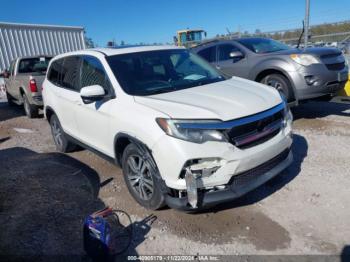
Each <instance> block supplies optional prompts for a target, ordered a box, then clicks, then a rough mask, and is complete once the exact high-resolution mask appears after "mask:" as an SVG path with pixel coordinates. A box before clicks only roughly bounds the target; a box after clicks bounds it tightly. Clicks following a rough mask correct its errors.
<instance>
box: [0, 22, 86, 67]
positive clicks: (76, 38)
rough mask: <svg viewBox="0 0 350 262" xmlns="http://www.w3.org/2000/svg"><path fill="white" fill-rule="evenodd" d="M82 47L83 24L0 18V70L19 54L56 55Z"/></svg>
mask: <svg viewBox="0 0 350 262" xmlns="http://www.w3.org/2000/svg"><path fill="white" fill-rule="evenodd" d="M84 48H85V41H84V28H83V27H72V26H57V25H36V24H15V23H3V22H0V72H1V71H2V70H3V69H5V68H8V66H9V64H10V62H11V61H12V60H13V59H15V58H17V57H20V56H33V55H57V54H61V53H65V52H69V51H75V50H80V49H84Z"/></svg>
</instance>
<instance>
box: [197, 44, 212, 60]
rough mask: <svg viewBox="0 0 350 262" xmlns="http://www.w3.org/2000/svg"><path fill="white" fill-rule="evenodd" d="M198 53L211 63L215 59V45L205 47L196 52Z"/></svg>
mask: <svg viewBox="0 0 350 262" xmlns="http://www.w3.org/2000/svg"><path fill="white" fill-rule="evenodd" d="M198 55H200V56H201V57H203V58H204V59H205V60H207V61H208V62H210V63H212V62H215V61H216V46H212V47H208V48H205V49H203V50H201V51H199V52H198Z"/></svg>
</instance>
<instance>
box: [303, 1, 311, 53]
mask: <svg viewBox="0 0 350 262" xmlns="http://www.w3.org/2000/svg"><path fill="white" fill-rule="evenodd" d="M305 4H306V5H305V35H304V48H307V44H308V42H309V18H310V0H305Z"/></svg>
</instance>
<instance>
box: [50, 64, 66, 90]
mask: <svg viewBox="0 0 350 262" xmlns="http://www.w3.org/2000/svg"><path fill="white" fill-rule="evenodd" d="M62 66H63V59H58V60H56V61H54V62H52V64H51V66H50V71H49V73H48V76H47V79H48V80H49V81H50V82H51V83H53V84H55V85H57V86H61V85H62V83H61V79H62V77H61V76H62V74H61V72H62Z"/></svg>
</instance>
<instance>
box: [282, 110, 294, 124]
mask: <svg viewBox="0 0 350 262" xmlns="http://www.w3.org/2000/svg"><path fill="white" fill-rule="evenodd" d="M292 122H293V114H292V111H291V110H290V109H289V106H288V105H287V104H285V107H284V118H283V127H284V128H286V127H288V126H290V125H291V124H292Z"/></svg>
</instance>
